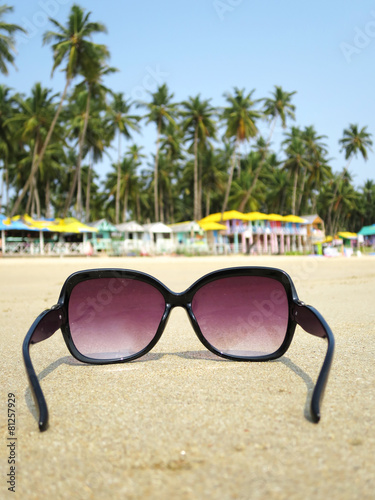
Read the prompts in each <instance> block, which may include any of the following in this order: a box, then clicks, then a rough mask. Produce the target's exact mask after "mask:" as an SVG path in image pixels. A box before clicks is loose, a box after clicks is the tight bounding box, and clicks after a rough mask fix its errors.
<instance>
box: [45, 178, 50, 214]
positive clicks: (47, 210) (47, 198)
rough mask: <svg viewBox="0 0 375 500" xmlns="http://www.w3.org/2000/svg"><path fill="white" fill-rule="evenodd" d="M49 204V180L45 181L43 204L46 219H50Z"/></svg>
mask: <svg viewBox="0 0 375 500" xmlns="http://www.w3.org/2000/svg"><path fill="white" fill-rule="evenodd" d="M50 203H51V189H50V180H49V179H47V182H46V195H45V204H46V218H47V219H49V218H50V217H51V212H50Z"/></svg>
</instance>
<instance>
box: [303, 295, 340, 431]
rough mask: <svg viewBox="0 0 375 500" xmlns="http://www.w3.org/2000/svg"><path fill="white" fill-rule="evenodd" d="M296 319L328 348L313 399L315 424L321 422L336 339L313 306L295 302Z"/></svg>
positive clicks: (312, 413)
mask: <svg viewBox="0 0 375 500" xmlns="http://www.w3.org/2000/svg"><path fill="white" fill-rule="evenodd" d="M294 319H295V321H296V323H297V324H298V325H300V326H301V327H302V328H303V329H304V330H305V332H307V333H310V334H311V335H314V336H316V337H320V338H326V339H327V341H328V347H327V352H326V356H325V358H324V362H323V365H322V367H321V369H320V373H319V376H318V379H317V381H316V384H315V387H314V391H313V395H312V399H311V418H312V419H313V421H314V422H315V423H318V422H319V420H320V404H321V401H322V399H323V395H324V390H325V387H326V384H327V380H328V376H329V372H330V368H331V364H332V359H333V351H334V348H335V338H334V336H333V333H332V331H331V329H330V327H329V326H328V324H327V322H326V321H325V319H324V318H323V316H322V315H321V314H320V313H319V312H318V311H317V310H316V309H315V308H314V307H312V306H308V305H306V304H304V303H303V302H302V301H298V302H295V308H294Z"/></svg>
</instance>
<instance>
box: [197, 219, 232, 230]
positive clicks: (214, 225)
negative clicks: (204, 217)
mask: <svg viewBox="0 0 375 500" xmlns="http://www.w3.org/2000/svg"><path fill="white" fill-rule="evenodd" d="M199 225H200V227H201V228H202V229H203V231H221V230H223V229H226V228H227V226H224V224H219V223H218V222H214V221H206V222H202V221H201V222H199Z"/></svg>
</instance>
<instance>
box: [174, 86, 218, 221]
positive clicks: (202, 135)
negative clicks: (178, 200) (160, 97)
mask: <svg viewBox="0 0 375 500" xmlns="http://www.w3.org/2000/svg"><path fill="white" fill-rule="evenodd" d="M210 101H211V99H205V100H201V98H200V94H198V95H197V96H196V97H189V99H188V100H187V101H183V102H182V103H181V105H182V107H183V111H182V112H181V115H182V117H183V124H182V127H183V131H184V132H188V133H189V137H188V140H191V141H192V146H193V151H194V220H199V219H201V218H202V214H201V211H202V201H201V197H200V196H199V191H200V190H199V185H200V177H201V176H200V175H199V167H198V144H199V146H200V148H201V149H202V148H203V147H204V146H205V144H206V141H207V138H211V139H215V131H216V126H215V123H214V121H213V119H212V117H213V116H215V114H216V111H215V108H213V107H212V106H211V105H210Z"/></svg>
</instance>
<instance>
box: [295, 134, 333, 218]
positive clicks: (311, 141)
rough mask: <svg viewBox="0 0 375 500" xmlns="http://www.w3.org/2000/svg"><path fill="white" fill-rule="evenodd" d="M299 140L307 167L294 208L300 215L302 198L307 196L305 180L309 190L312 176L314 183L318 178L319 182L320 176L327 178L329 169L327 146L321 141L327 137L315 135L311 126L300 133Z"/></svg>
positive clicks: (304, 170)
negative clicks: (305, 157) (304, 153)
mask: <svg viewBox="0 0 375 500" xmlns="http://www.w3.org/2000/svg"><path fill="white" fill-rule="evenodd" d="M301 138H302V140H303V141H304V143H305V146H306V156H307V161H308V164H309V166H308V168H304V169H303V175H302V180H301V184H300V189H299V196H298V200H297V206H296V212H297V213H300V210H301V206H302V199H303V196H304V195H305V194H306V195H307V197H308V195H309V193H305V185H306V180H308V182H307V187H308V188H309V189H310V188H311V180H312V177H313V176H315V181H317V177H318V176H319V178H320V180H321V179H322V175H324V174H326V175H328V177H329V170H328V168H329V167H328V165H327V161H328V160H327V159H326V155H327V153H328V150H327V145H326V144H325V143H324V142H322V140H323V139H326V138H327V136H325V135H317V132H316V130H315V128H314V127H313V126H312V125H311V126H309V127H305V129H304V130H303V131H302V133H301ZM308 174H309V175H308Z"/></svg>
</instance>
